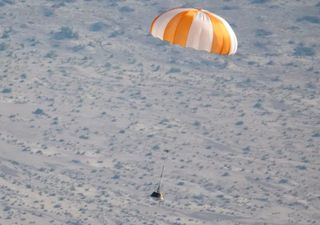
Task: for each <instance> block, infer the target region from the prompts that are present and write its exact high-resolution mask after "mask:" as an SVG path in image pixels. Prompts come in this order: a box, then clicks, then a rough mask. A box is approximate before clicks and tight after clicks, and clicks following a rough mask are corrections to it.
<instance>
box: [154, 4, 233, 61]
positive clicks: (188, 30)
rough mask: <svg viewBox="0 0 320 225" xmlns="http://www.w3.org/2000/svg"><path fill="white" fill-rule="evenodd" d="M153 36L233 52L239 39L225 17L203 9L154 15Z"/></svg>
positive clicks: (216, 50) (191, 46) (201, 47)
mask: <svg viewBox="0 0 320 225" xmlns="http://www.w3.org/2000/svg"><path fill="white" fill-rule="evenodd" d="M150 33H151V34H152V36H154V37H157V38H160V39H161V40H165V41H168V42H170V43H171V44H177V45H180V46H182V47H190V48H194V49H197V50H205V51H208V52H211V53H216V54H221V55H233V54H235V53H236V51H237V47H238V41H237V37H236V35H235V33H234V32H233V30H232V28H231V26H230V25H229V24H228V22H227V21H226V20H224V19H223V18H221V17H220V16H218V15H215V14H213V13H211V12H209V11H207V10H204V9H194V8H175V9H171V10H169V11H167V12H164V13H162V14H160V15H159V16H157V17H156V18H155V19H154V20H153V22H152V24H151V28H150Z"/></svg>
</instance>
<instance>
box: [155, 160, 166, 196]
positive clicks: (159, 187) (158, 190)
mask: <svg viewBox="0 0 320 225" xmlns="http://www.w3.org/2000/svg"><path fill="white" fill-rule="evenodd" d="M163 171H164V162H163V166H162V170H161V175H160V181H159V185H158V189H157V192H159V193H160V189H161V181H162V177H163Z"/></svg>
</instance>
